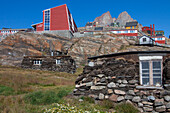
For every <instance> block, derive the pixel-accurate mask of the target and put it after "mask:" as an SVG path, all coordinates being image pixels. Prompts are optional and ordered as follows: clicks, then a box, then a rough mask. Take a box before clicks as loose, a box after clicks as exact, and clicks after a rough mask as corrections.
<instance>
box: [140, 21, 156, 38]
mask: <svg viewBox="0 0 170 113" xmlns="http://www.w3.org/2000/svg"><path fill="white" fill-rule="evenodd" d="M142 32H144V33H147V34H149V35H150V36H155V25H154V24H153V27H152V25H150V27H148V26H145V27H142Z"/></svg>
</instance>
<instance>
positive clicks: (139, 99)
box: [132, 96, 141, 102]
mask: <svg viewBox="0 0 170 113" xmlns="http://www.w3.org/2000/svg"><path fill="white" fill-rule="evenodd" d="M132 101H133V102H140V101H141V98H140V97H139V96H136V97H134V98H133V99H132Z"/></svg>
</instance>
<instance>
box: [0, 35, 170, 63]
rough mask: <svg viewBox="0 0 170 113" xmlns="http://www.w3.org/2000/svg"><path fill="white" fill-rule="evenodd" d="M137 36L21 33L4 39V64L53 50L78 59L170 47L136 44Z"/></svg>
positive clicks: (1, 50)
mask: <svg viewBox="0 0 170 113" xmlns="http://www.w3.org/2000/svg"><path fill="white" fill-rule="evenodd" d="M135 43H136V41H135V40H127V39H124V38H120V37H116V36H113V37H111V36H110V37H109V36H107V35H103V36H102V38H95V37H83V38H73V39H67V38H64V37H59V36H56V35H49V34H43V35H40V34H33V33H17V34H15V35H13V36H8V37H7V38H6V39H4V40H3V41H2V42H0V64H3V65H19V64H20V63H21V61H22V58H23V56H25V55H29V56H30V55H31V56H32V55H50V51H52V50H58V51H64V52H65V53H66V52H68V55H71V56H72V57H73V58H74V59H75V60H76V62H77V64H80V63H83V64H84V63H85V62H86V61H87V58H88V57H92V56H97V55H103V54H111V53H115V52H125V51H149V50H170V49H169V48H162V47H156V46H154V47H148V46H135Z"/></svg>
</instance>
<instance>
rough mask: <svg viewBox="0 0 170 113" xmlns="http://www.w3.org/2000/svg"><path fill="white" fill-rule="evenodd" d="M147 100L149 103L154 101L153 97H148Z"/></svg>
mask: <svg viewBox="0 0 170 113" xmlns="http://www.w3.org/2000/svg"><path fill="white" fill-rule="evenodd" d="M147 99H148V101H151V102H152V101H155V97H154V96H148V97H147Z"/></svg>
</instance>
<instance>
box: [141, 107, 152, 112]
mask: <svg viewBox="0 0 170 113" xmlns="http://www.w3.org/2000/svg"><path fill="white" fill-rule="evenodd" d="M143 110H144V111H145V112H151V111H153V107H143Z"/></svg>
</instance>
